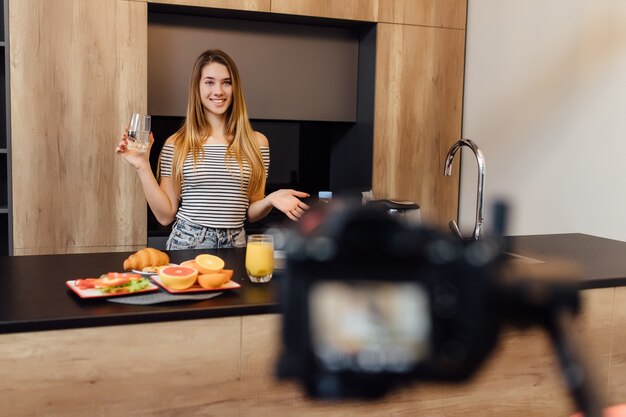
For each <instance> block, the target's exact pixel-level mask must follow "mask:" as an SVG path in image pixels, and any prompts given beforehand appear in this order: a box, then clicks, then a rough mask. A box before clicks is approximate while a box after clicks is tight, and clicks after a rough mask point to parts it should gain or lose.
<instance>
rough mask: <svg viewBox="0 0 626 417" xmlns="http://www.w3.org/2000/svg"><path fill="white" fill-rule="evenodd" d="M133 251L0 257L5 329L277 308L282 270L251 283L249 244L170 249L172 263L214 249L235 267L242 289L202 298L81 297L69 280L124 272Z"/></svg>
mask: <svg viewBox="0 0 626 417" xmlns="http://www.w3.org/2000/svg"><path fill="white" fill-rule="evenodd" d="M131 253H132V252H117V253H93V254H67V255H38V256H13V257H1V258H0V277H1V278H0V280H1V282H2V291H0V333H7V332H23V331H35V330H52V329H67V328H77V327H92V326H106V325H114V324H133V323H149V322H159V321H169V320H186V319H197V318H213V317H225V316H239V315H249V314H266V313H276V312H278V311H279V305H278V302H277V299H278V294H277V293H278V287H279V281H280V279H281V275H282V271H280V270H278V271H275V273H274V277H273V279H272V280H271V281H270V282H269V283H266V284H253V283H251V282H250V281H249V280H248V278H247V276H246V271H245V249H221V250H211V251H209V250H184V251H170V252H168V254H169V255H170V262H172V263H180V262H183V261H185V260H188V259H194V258H195V257H196V255H198V254H200V253H212V254H215V255H217V256H219V257H221V258H222V259H224V261H225V263H226V268H228V269H233V270H234V273H233V278H232V279H233V281H235V282H237V283H239V284H240V285H241V288H239V289H235V290H229V291H224V292H223V293H222V294H221V295H219V296H217V297H215V298H212V299H209V300H202V301H195V300H194V301H175V302H167V303H162V304H154V305H148V306H141V305H127V304H119V303H112V302H109V301H107V300H106V299H102V298H99V299H82V298H80V297H79V296H78V295H76V294H75V293H74V292H73V291H72V290H70V289H69V288H68V287H67V286H66V285H65V282H66V281H68V280H72V279H76V278H85V277H99V276H100V275H101V274H103V273H106V272H110V271H122V264H123V263H124V259H126V258H127V257H128V256H129V255H130V254H131Z"/></svg>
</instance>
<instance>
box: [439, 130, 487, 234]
mask: <svg viewBox="0 0 626 417" xmlns="http://www.w3.org/2000/svg"><path fill="white" fill-rule="evenodd" d="M463 146H467V147H468V148H470V149H471V150H472V152H474V156H475V157H476V162H477V163H478V190H477V195H476V223H475V224H474V233H473V234H472V239H474V240H478V239H480V235H481V232H482V228H483V192H484V186H485V157H484V156H483V153H482V152H481V150H480V149H479V148H478V146H476V144H475V143H474V142H472V141H471V140H469V139H461V140H459V141H458V142H456V143H454V145H452V147H451V148H450V150H449V151H448V155H447V156H446V166H445V169H444V171H443V175H446V176H450V175H452V161H454V155H456V152H457V151H458V150H459V149H461V147H463ZM448 224H449V226H450V229H451V230H452V232H453V233H454V234H455V235H457V236H458V237H459V239H463V236H462V235H461V231H460V230H459V225H458V224H457V223H456V221H454V220H450V223H448Z"/></svg>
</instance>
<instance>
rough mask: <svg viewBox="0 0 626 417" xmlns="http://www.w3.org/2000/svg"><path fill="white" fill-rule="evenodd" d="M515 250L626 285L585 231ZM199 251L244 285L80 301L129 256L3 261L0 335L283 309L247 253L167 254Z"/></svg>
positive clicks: (617, 252) (590, 281) (620, 252)
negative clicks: (158, 298) (146, 299)
mask: <svg viewBox="0 0 626 417" xmlns="http://www.w3.org/2000/svg"><path fill="white" fill-rule="evenodd" d="M511 244H512V252H514V253H516V254H520V255H524V256H529V257H532V258H535V259H539V260H541V259H542V258H543V257H546V258H548V257H549V258H563V259H568V260H572V261H575V262H577V263H579V264H580V266H581V267H582V269H583V275H584V279H583V280H582V281H581V282H580V288H581V289H588V288H601V287H615V286H624V285H626V256H624V255H625V254H626V242H621V241H616V240H610V239H604V238H599V237H595V236H590V235H584V234H558V235H536V236H515V237H511ZM199 253H213V254H215V255H218V256H220V257H221V258H223V259H224V260H225V262H226V265H227V267H228V268H230V269H234V271H235V272H234V275H233V280H234V281H236V282H238V283H239V284H241V288H240V289H237V290H233V291H227V292H224V293H223V294H221V295H220V296H218V297H215V298H213V299H210V300H204V301H177V302H174V303H165V304H156V305H150V306H135V305H125V304H117V303H111V302H109V301H107V300H104V299H81V298H79V297H78V296H77V295H75V294H74V293H73V292H72V291H71V290H70V289H69V288H68V287H67V286H66V285H65V281H68V280H71V279H75V278H81V277H97V276H99V275H100V274H102V273H106V272H109V271H120V270H121V265H122V264H123V261H124V259H126V258H127V257H128V255H130V252H117V253H93V254H70V255H40V256H14V257H0V282H1V285H0V333H11V332H23V331H37V330H50V329H66V328H76V327H92V326H106V325H115V324H130V323H147V322H157V321H169V320H185V319H195V318H209V317H228V316H239V315H249V314H265V313H278V312H280V303H279V300H278V287H279V284H280V280H281V278H282V273H281V271H277V272H276V273H275V274H274V278H273V279H272V281H270V282H269V283H267V284H253V283H251V282H249V281H248V279H247V277H246V274H245V269H244V257H245V249H222V250H215V251H207V250H193V251H192V250H189V251H170V252H169V255H170V258H171V261H172V262H174V263H179V262H182V261H184V260H188V259H193V258H194V257H195V256H196V255H197V254H199Z"/></svg>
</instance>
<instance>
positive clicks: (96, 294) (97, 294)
mask: <svg viewBox="0 0 626 417" xmlns="http://www.w3.org/2000/svg"><path fill="white" fill-rule="evenodd" d="M65 285H67V286H68V287H69V288H70V290H72V291H74V292H75V293H76V295H78V296H79V297H80V298H110V297H119V296H124V295H135V294H141V293H144V292H152V291H157V290H158V289H159V287H157V286H156V285H154V284H153V283H149V284H148V286H147V287H146V288H144V289H143V290H141V291H135V292H125V293H118V294H107V293H103V292H102V291H100V290H99V289H96V288H89V289H86V290H81V289H80V288H78V287H77V286H76V280H71V281H65Z"/></svg>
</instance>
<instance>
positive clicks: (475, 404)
mask: <svg viewBox="0 0 626 417" xmlns="http://www.w3.org/2000/svg"><path fill="white" fill-rule="evenodd" d="M511 243H512V252H513V253H516V254H520V255H524V256H527V257H530V258H532V259H531V261H532V260H533V259H538V260H542V259H548V258H555V257H556V258H565V259H570V260H574V261H578V262H579V263H580V265H581V267H582V269H583V271H584V277H585V278H584V279H583V280H581V281H580V282H579V287H580V288H581V289H585V291H581V301H582V306H583V308H582V311H581V314H580V316H579V317H578V320H577V326H576V328H577V333H578V335H579V336H580V337H579V340H580V343H581V350H582V351H584V352H587V353H588V356H589V358H590V359H593V361H592V363H593V365H594V367H595V368H596V370H597V371H598V375H599V376H598V377H599V381H600V382H599V384H600V386H601V387H602V396H603V400H604V401H605V403H606V404H615V403H619V402H623V401H624V398H626V362H625V361H624V359H623V358H624V357H626V310H624V309H623V308H621V307H622V306H624V305H625V304H626V285H625V284H626V278H625V277H626V262H624V260H623V258H624V256H623V253H624V252H626V243H623V242H618V241H613V240H609V239H602V238H597V237H593V236H588V235H581V234H566V235H547V236H519V237H514V238H511ZM199 252H201V251H181V252H170V256H171V258H172V261H173V262H180V261H182V260H186V259H190V258H193V257H194V256H195V255H196V254H197V253H199ZM213 253H216V254H218V255H219V256H221V257H223V258H224V259H225V260H226V264H227V266H228V267H230V268H233V269H235V280H236V281H238V282H239V283H241V284H242V288H241V289H238V290H234V291H231V292H229V293H226V292H225V293H224V294H222V295H220V296H218V297H216V298H214V299H211V300H206V301H199V302H198V301H193V302H191V301H185V302H176V303H173V304H161V305H153V306H144V307H142V306H130V305H119V304H115V303H110V302H108V301H106V300H102V299H100V300H82V299H80V298H78V297H77V296H75V295H74V293H73V292H71V291H70V290H69V289H68V288H67V287H66V286H65V284H64V282H65V281H66V280H68V279H72V278H76V277H80V276H86V275H97V274H100V273H101V272H102V271H108V270H119V266H121V265H122V261H123V260H124V259H125V258H126V256H127V255H128V253H107V254H85V255H52V256H36V257H14V258H0V277H1V278H0V279H2V282H3V285H2V292H0V333H1V334H0V402H1V403H2V404H3V411H2V412H0V414H2V415H11V416H39V415H47V416H48V415H49V416H88V415H94V414H97V415H99V416H102V417H109V416H111V417H113V416H119V415H120V414H126V415H133V416H146V417H147V416H155V415H160V416H166V415H167V416H174V415H185V416H188V415H207V416H209V415H210V416H221V417H230V416H232V417H245V416H260V415H263V416H264V415H285V416H311V417H317V416H328V417H335V416H336V417H340V416H341V417H346V416H359V417H377V416H381V415H429V416H442V417H443V416H457V415H469V416H478V415H480V416H483V417H497V416H503V415H505V416H509V417H515V416H520V417H521V416H528V415H532V416H536V417H552V416H567V415H571V414H573V413H574V411H576V410H575V409H574V406H573V403H572V402H571V397H570V395H569V394H568V393H567V391H566V389H565V387H564V385H563V382H562V378H561V375H560V373H559V371H558V369H559V368H558V365H557V360H556V358H555V355H554V351H553V348H552V347H551V345H550V343H549V339H548V338H547V337H546V334H545V332H544V331H543V330H541V329H539V328H528V329H524V330H519V329H516V328H506V329H503V331H502V334H501V337H500V343H499V345H498V347H497V348H496V349H494V350H493V352H492V354H491V355H490V358H489V360H488V361H487V362H486V363H485V364H484V365H483V367H482V369H481V370H480V371H479V372H478V374H477V375H476V376H475V377H474V378H473V379H472V380H471V381H470V382H469V383H468V384H463V385H458V384H452V383H447V382H446V383H439V384H433V383H426V382H421V383H420V384H417V385H416V386H414V387H408V388H406V389H402V390H397V391H396V392H394V393H393V394H392V395H390V396H389V397H386V398H385V399H381V400H379V401H348V402H333V403H331V404H329V403H323V402H322V403H319V402H315V401H311V400H310V399H308V398H306V397H305V396H304V394H303V392H302V390H301V389H300V387H298V386H296V385H295V384H293V383H290V382H284V381H277V380H276V377H275V371H276V361H277V358H278V355H279V353H280V351H281V345H280V340H281V321H282V316H281V315H280V314H275V313H277V312H278V313H279V312H280V300H279V298H278V291H277V289H278V288H277V287H278V286H279V284H280V280H281V279H282V278H283V277H282V276H281V274H280V273H279V274H278V275H277V276H276V277H275V278H274V279H273V280H272V281H271V282H270V283H269V284H267V285H254V284H251V283H249V282H248V281H247V278H245V275H244V270H243V260H244V254H245V251H244V250H237V249H232V250H221V251H214V252H213ZM527 260H528V259H526V260H525V259H522V260H521V262H524V261H527ZM533 267H537V268H541V267H542V264H540V263H538V264H537V263H536V264H534V265H533ZM268 313H269V314H268ZM271 313H274V314H271ZM37 330H45V331H37ZM138 388H139V389H138ZM111 393H114V394H115V395H114V397H115V398H114V401H112V400H111ZM119 393H123V394H126V395H117V394H119Z"/></svg>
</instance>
